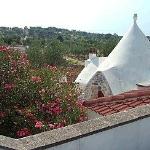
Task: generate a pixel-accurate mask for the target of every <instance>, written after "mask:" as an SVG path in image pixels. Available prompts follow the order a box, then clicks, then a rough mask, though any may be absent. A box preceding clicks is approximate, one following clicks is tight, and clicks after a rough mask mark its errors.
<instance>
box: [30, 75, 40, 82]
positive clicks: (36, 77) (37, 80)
mask: <svg viewBox="0 0 150 150" xmlns="http://www.w3.org/2000/svg"><path fill="white" fill-rule="evenodd" d="M31 81H33V82H35V83H39V82H41V81H42V80H41V78H40V77H39V76H32V77H31Z"/></svg>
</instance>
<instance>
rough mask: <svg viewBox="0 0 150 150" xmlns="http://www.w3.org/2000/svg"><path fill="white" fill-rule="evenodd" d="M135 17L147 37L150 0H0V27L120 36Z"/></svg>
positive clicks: (149, 24) (149, 25) (149, 33)
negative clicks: (67, 30)
mask: <svg viewBox="0 0 150 150" xmlns="http://www.w3.org/2000/svg"><path fill="white" fill-rule="evenodd" d="M134 13H137V14H138V21H137V22H138V25H139V27H140V28H141V29H142V31H143V32H144V33H145V34H146V35H150V0H0V26H7V27H15V26H18V27H24V26H28V27H30V26H41V27H58V28H65V29H70V30H72V29H74V30H80V31H87V32H94V33H111V34H114V33H117V34H118V35H123V34H124V32H126V30H128V28H129V26H130V25H131V24H132V22H133V14H134Z"/></svg>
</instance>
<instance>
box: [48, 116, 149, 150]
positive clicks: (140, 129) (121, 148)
mask: <svg viewBox="0 0 150 150" xmlns="http://www.w3.org/2000/svg"><path fill="white" fill-rule="evenodd" d="M47 150H150V118H145V119H141V120H138V121H135V122H133V123H129V124H126V125H123V126H119V127H116V128H112V129H110V130H106V131H103V132H99V133H95V134H93V135H89V136H87V137H83V138H80V139H78V140H74V141H71V142H68V143H65V144H62V145H58V146H55V147H52V148H47Z"/></svg>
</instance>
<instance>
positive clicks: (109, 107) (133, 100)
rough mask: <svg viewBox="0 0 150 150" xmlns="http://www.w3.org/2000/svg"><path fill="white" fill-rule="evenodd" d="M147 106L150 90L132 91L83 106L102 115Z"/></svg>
mask: <svg viewBox="0 0 150 150" xmlns="http://www.w3.org/2000/svg"><path fill="white" fill-rule="evenodd" d="M146 104H150V90H132V91H129V92H125V93H122V94H119V95H114V96H107V97H100V98H97V99H93V100H88V101H84V102H83V106H85V107H87V108H89V109H91V110H93V111H95V112H97V113H99V114H101V115H108V114H113V113H117V112H120V111H123V110H127V109H131V108H135V107H137V106H140V105H146Z"/></svg>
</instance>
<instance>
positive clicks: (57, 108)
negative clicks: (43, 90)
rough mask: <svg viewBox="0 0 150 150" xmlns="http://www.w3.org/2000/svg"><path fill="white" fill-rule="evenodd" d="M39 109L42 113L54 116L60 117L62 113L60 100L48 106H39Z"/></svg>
mask: <svg viewBox="0 0 150 150" xmlns="http://www.w3.org/2000/svg"><path fill="white" fill-rule="evenodd" d="M38 108H39V110H40V111H42V112H46V113H50V114H52V115H59V114H61V112H62V108H61V104H60V102H59V100H58V99H56V100H55V101H54V102H49V103H48V104H38Z"/></svg>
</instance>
